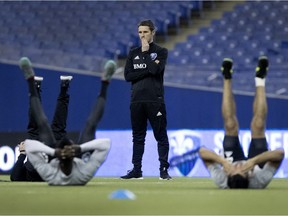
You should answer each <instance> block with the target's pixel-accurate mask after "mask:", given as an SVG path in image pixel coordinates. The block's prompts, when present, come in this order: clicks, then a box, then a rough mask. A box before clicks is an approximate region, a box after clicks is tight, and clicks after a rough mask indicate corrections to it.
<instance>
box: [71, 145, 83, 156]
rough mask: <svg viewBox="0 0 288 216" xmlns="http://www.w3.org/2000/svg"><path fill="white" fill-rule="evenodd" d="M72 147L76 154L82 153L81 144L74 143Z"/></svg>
mask: <svg viewBox="0 0 288 216" xmlns="http://www.w3.org/2000/svg"><path fill="white" fill-rule="evenodd" d="M72 149H73V152H74V155H75V156H76V155H80V154H81V148H80V146H79V145H77V144H73V145H72Z"/></svg>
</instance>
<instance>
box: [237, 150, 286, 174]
mask: <svg viewBox="0 0 288 216" xmlns="http://www.w3.org/2000/svg"><path fill="white" fill-rule="evenodd" d="M284 155H285V153H284V150H283V149H277V150H274V151H265V152H263V153H261V154H259V155H257V156H255V157H253V158H250V159H249V160H247V161H246V163H245V164H244V165H243V168H242V170H243V172H248V171H249V170H251V169H253V167H254V166H255V165H257V164H261V163H269V164H270V165H271V166H273V167H275V168H276V169H278V167H279V166H280V164H281V162H282V160H283V158H284Z"/></svg>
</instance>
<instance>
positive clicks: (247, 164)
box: [241, 159, 255, 173]
mask: <svg viewBox="0 0 288 216" xmlns="http://www.w3.org/2000/svg"><path fill="white" fill-rule="evenodd" d="M254 166H255V163H254V161H253V160H252V159H249V160H247V161H246V162H245V163H244V164H243V166H242V167H241V171H242V172H243V173H248V172H249V171H250V170H252V169H253V168H254Z"/></svg>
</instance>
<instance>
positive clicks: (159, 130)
mask: <svg viewBox="0 0 288 216" xmlns="http://www.w3.org/2000/svg"><path fill="white" fill-rule="evenodd" d="M130 112H131V124H132V130H133V156H132V163H133V165H134V169H135V170H136V171H141V168H142V157H143V154H144V145H145V137H146V132H147V121H148V120H149V123H150V125H151V127H152V129H153V134H154V137H155V139H156V141H157V145H158V156H159V158H158V159H159V161H160V170H163V168H166V169H168V167H169V163H168V154H169V141H168V136H167V130H166V126H167V120H166V107H165V104H164V103H157V102H155V103H152V102H151V103H142V102H139V103H131V105H130Z"/></svg>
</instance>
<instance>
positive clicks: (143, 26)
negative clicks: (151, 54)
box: [138, 20, 156, 43]
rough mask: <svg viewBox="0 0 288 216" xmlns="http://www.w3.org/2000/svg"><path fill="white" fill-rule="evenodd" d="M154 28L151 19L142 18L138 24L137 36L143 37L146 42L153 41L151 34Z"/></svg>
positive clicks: (153, 33) (154, 30) (152, 34)
mask: <svg viewBox="0 0 288 216" xmlns="http://www.w3.org/2000/svg"><path fill="white" fill-rule="evenodd" d="M155 32H156V28H155V25H154V23H153V22H152V21H151V20H143V21H141V22H140V23H139V24H138V34H139V38H140V39H142V38H145V39H146V40H147V41H148V43H151V42H153V36H154V35H155Z"/></svg>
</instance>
